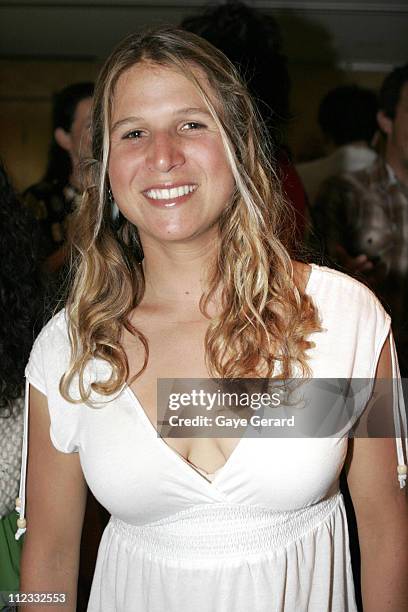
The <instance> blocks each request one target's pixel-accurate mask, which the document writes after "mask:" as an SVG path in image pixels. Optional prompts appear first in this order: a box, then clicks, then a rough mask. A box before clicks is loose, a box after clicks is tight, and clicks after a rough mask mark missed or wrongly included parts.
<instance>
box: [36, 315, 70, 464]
mask: <svg viewBox="0 0 408 612" xmlns="http://www.w3.org/2000/svg"><path fill="white" fill-rule="evenodd" d="M70 354H71V349H70V343H69V337H68V326H67V322H66V316H65V311H61V312H59V313H58V314H57V315H56V316H55V317H53V318H52V319H51V321H50V322H49V323H48V324H47V325H46V326H45V327H44V329H43V330H42V331H41V333H40V335H39V336H38V338H37V340H36V341H35V343H34V346H33V348H32V351H31V354H30V358H29V361H28V364H27V367H26V371H25V374H26V379H27V381H28V383H29V384H30V385H32V386H33V387H35V388H36V389H38V390H39V391H40V392H41V393H43V394H44V395H45V396H46V397H47V402H48V410H49V414H50V421H51V424H50V438H51V441H52V443H53V445H54V446H55V448H56V449H57V450H59V451H61V452H63V453H72V452H78V450H79V414H80V406H79V405H78V404H74V403H71V402H68V401H67V400H65V399H64V398H63V397H62V395H61V393H60V391H59V384H60V380H61V377H62V376H63V374H64V373H65V372H66V370H67V368H68V366H69V361H70Z"/></svg>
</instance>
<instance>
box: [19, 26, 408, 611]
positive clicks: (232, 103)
mask: <svg viewBox="0 0 408 612" xmlns="http://www.w3.org/2000/svg"><path fill="white" fill-rule="evenodd" d="M92 141H93V156H94V162H93V163H92V164H91V165H90V168H89V177H88V181H89V182H88V185H87V188H86V192H85V196H84V198H83V201H82V204H81V207H80V209H79V211H78V214H77V219H76V226H75V228H74V241H75V244H76V249H77V252H78V257H77V260H76V264H75V277H74V280H73V285H72V289H71V294H70V298H69V301H68V304H67V308H66V310H65V311H64V312H61V313H59V314H58V315H57V316H56V317H55V318H54V319H53V320H52V322H51V323H50V324H49V325H48V326H47V327H46V328H45V329H44V330H43V332H42V334H41V336H40V338H39V339H38V341H37V342H36V344H35V346H34V349H33V351H32V355H31V358H30V362H29V364H28V367H27V379H28V383H29V385H30V455H29V463H28V492H27V505H28V516H27V524H28V531H27V534H26V542H25V548H24V555H23V564H22V565H23V581H22V589H23V590H24V591H40V590H41V591H48V592H54V593H64V592H65V593H67V603H66V605H65V609H67V610H71V611H72V610H74V609H75V591H76V573H77V566H78V557H79V539H80V533H81V524H82V519H83V512H84V497H85V493H84V491H85V480H86V481H87V483H88V484H89V486H90V488H91V490H92V491H93V492H94V494H95V496H96V498H97V499H98V500H99V501H100V502H101V503H102V504H103V505H104V506H105V507H106V508H107V509H108V510H109V512H110V513H111V514H112V519H111V521H110V523H109V525H108V527H107V529H106V530H105V532H104V536H103V539H102V542H101V545H100V549H99V554H98V561H97V567H96V570H95V576H94V581H93V587H92V592H91V597H90V602H89V607H88V609H89V610H91V611H96V610H98V611H100V610H101V611H102V610H103V611H108V610H109V611H111V610H118V611H125V612H128V611H131V610H135V611H136V610H137V611H138V612H139V611H146V612H147V611H149V612H153V611H162V610H169V611H172V612H173V611H174V612H176V611H177V612H178V611H179V610H182V609H188V610H189V611H194V612H198V611H200V612H203V611H205V612H210V611H214V612H244V611H245V612H246V611H247V610H248V609H253V610H256V611H257V612H266V611H270V610H278V609H279V610H288V611H291V610H295V609H296V610H319V612H320V611H323V610H335V611H340V610H341V611H343V610H355V609H356V608H355V602H354V593H353V585H352V576H351V569H350V563H349V554H348V547H347V530H346V523H345V512H344V505H343V501H342V498H341V496H340V495H339V493H338V476H339V473H340V471H341V468H342V465H343V463H344V461H345V459H346V453H347V437H346V436H343V437H341V438H339V437H337V438H320V439H317V438H316V439H313V438H291V439H287V438H283V439H274V440H273V441H272V440H270V439H259V438H250V437H247V436H245V437H242V439H239V438H238V439H237V438H236V437H235V438H227V437H225V438H222V437H218V438H192V437H189V438H179V437H177V438H167V439H160V438H159V439H158V438H157V432H156V426H155V423H156V421H157V408H156V384H157V380H158V379H159V378H186V377H189V378H195V379H197V378H200V379H205V378H208V377H209V376H211V377H219V378H226V379H230V378H237V377H241V378H248V377H263V378H270V377H281V378H282V377H284V378H288V377H290V376H295V375H296V376H300V375H302V374H303V375H306V376H309V377H310V376H311V375H313V376H316V377H346V378H351V377H352V376H356V377H361V378H373V379H374V378H375V376H376V373H377V375H378V376H381V377H390V376H391V370H392V364H393V367H394V370H395V372H396V368H397V365H396V363H395V358H394V350H393V344H392V341H391V340H390V322H389V319H388V317H387V315H386V314H385V313H384V311H383V310H382V308H381V306H380V305H379V304H378V302H377V301H376V300H375V298H374V297H373V296H372V294H371V293H370V292H369V291H368V290H367V289H366V288H365V287H363V286H361V285H360V284H358V283H357V282H355V281H353V280H350V279H349V278H347V277H346V276H344V275H341V274H339V273H337V272H332V271H328V270H325V269H319V268H317V267H313V268H310V267H308V266H306V265H302V264H298V263H292V262H291V261H290V259H289V256H288V255H287V252H286V251H285V248H284V247H283V245H282V243H281V242H280V241H279V237H278V236H279V234H278V232H279V222H280V219H281V218H282V216H283V210H282V201H281V196H280V191H279V187H278V184H277V182H276V180H275V179H274V177H273V175H272V174H271V171H270V169H269V166H268V163H267V161H266V160H267V156H266V155H265V154H264V152H263V149H262V147H261V141H262V136H261V135H260V133H259V128H258V125H257V120H256V116H255V111H254V109H253V105H252V102H251V100H250V98H249V96H248V94H247V92H246V90H245V88H244V87H243V85H242V83H241V82H240V80H239V78H238V76H237V74H236V72H235V70H234V68H233V66H232V65H231V64H230V63H229V61H228V60H227V59H226V58H225V57H224V56H223V55H222V54H221V53H220V52H218V51H217V50H216V49H214V48H213V47H212V46H211V45H209V44H208V43H206V42H204V41H203V40H201V39H200V38H198V37H196V36H195V35H193V34H189V33H186V32H180V31H177V30H172V29H159V30H156V31H153V32H148V33H146V34H140V35H134V36H130V37H129V38H127V39H126V40H125V41H124V42H123V43H122V44H121V45H120V46H119V47H118V48H117V49H116V50H115V51H114V53H113V54H112V56H111V57H110V58H109V59H108V60H107V63H106V64H105V67H104V68H103V70H102V72H101V75H100V78H99V82H98V85H97V87H96V93H95V101H94V113H93V137H92ZM115 206H117V207H118V208H119V211H120V215H119V217H117V215H116V214H114V210H115ZM340 302H341V303H344V304H347V310H346V311H345V312H344V311H343V310H342V311H341V312H340V311H339V306H341V304H340ZM391 349H392V350H391ZM367 443H368V444H367ZM347 461H348V463H349V469H348V474H349V486H350V489H351V491H352V494H353V500H354V503H355V507H356V513H357V518H358V523H359V528H360V537H361V548H362V557H363V564H364V566H363V588H364V603H365V606H366V610H367V611H370V610H371V611H373V610H378V609H382V610H388V611H391V610H394V611H396V610H401V609H403V605H405V603H406V601H407V591H406V587H405V586H404V585H405V571H406V554H407V553H406V550H407V547H406V545H405V544H402V543H403V542H406V539H407V525H406V515H405V512H406V506H405V505H404V504H405V500H404V498H403V496H402V495H401V494H400V492H399V490H398V487H397V484H396V477H395V469H396V456H395V442H393V440H392V439H386V440H363V439H361V440H360V439H356V440H355V442H354V445H353V448H352V453H350V455H349V457H348V458H347ZM398 461H399V463H400V464H401V467H400V468H399V471H400V472H401V474H400V481H401V483H402V484H403V481H404V477H405V476H404V473H403V472H404V471H405V472H406V467H404V466H403V465H402V464H403V463H404V456H403V453H402V449H401V445H400V442H398ZM23 482H24V479H23ZM22 502H23V503H24V495H23V491H22ZM44 517H46V519H45V518H44ZM19 524H20V528H21V530H22V531H23V530H24V529H25V519H24V505H22V508H21V513H20V523H19ZM373 533H375V537H373ZM380 553H381V555H380ZM378 559H381V565H380V564H379V561H378ZM383 576H390V577H391V578H390V579H387V581H386V582H385V581H384V580H383ZM403 576H404V579H403ZM378 606H379V607H378ZM27 609H30V607H28V608H27ZM38 609H41V607H39V608H38V607H37V608H36V610H38ZM44 609H45V608H44Z"/></svg>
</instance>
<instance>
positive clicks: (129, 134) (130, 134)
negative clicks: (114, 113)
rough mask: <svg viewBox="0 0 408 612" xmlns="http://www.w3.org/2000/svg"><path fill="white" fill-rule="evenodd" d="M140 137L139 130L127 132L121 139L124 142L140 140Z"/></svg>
mask: <svg viewBox="0 0 408 612" xmlns="http://www.w3.org/2000/svg"><path fill="white" fill-rule="evenodd" d="M141 135H142V132H141V131H140V130H132V131H131V132H127V134H125V135H124V137H123V138H124V139H125V140H126V139H127V140H134V139H137V138H140V136H141Z"/></svg>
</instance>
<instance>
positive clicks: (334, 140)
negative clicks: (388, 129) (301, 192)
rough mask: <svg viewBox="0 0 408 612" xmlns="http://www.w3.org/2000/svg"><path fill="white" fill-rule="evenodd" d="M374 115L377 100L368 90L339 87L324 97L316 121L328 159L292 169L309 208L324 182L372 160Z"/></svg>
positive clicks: (375, 122)
mask: <svg viewBox="0 0 408 612" xmlns="http://www.w3.org/2000/svg"><path fill="white" fill-rule="evenodd" d="M376 115H377V96H376V94H375V93H374V92H373V91H371V90H370V89H365V88H363V87H359V86H358V85H342V86H340V87H336V88H335V89H331V90H330V91H329V92H328V93H327V94H326V95H325V96H324V98H323V100H322V101H321V103H320V106H319V114H318V121H319V125H320V128H321V130H322V132H323V135H324V137H325V141H326V148H327V151H328V155H327V156H326V157H321V158H319V159H315V160H313V161H309V162H305V163H302V164H298V165H297V166H296V168H297V170H298V172H299V174H300V177H301V179H302V181H303V184H304V186H305V189H306V192H307V195H308V197H309V201H310V204H311V205H312V206H313V204H314V202H315V199H316V196H317V194H318V191H319V188H320V186H321V184H322V183H323V182H324V181H325V179H327V178H329V177H330V176H337V175H339V174H342V173H344V172H353V171H355V170H362V169H363V168H366V167H367V166H369V165H370V164H372V163H373V161H374V160H375V159H376V157H377V154H376V152H375V151H374V149H373V148H372V142H373V138H374V135H375V133H376V131H377V129H378V126H377V120H376Z"/></svg>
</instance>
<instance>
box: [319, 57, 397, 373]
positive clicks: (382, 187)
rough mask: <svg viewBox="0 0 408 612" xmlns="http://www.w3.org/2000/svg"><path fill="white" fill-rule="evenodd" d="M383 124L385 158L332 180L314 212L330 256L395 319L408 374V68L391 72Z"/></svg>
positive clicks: (382, 98) (383, 95)
mask: <svg viewBox="0 0 408 612" xmlns="http://www.w3.org/2000/svg"><path fill="white" fill-rule="evenodd" d="M377 121H378V125H379V127H380V130H381V132H382V134H383V138H384V140H385V144H384V154H383V155H380V156H379V157H378V159H376V160H375V161H374V163H373V164H371V165H370V166H369V167H368V168H366V169H364V170H360V171H358V172H351V173H349V174H344V175H341V176H339V177H332V178H331V179H328V180H327V181H326V182H325V183H324V184H323V186H322V188H321V190H320V193H319V195H318V197H317V200H316V206H315V209H314V225H315V233H316V234H317V236H318V237H320V240H321V243H322V247H323V248H324V250H325V253H326V254H327V256H328V257H329V258H330V259H331V260H332V261H333V262H334V263H337V265H339V266H341V267H342V268H343V269H345V270H346V271H347V272H349V273H351V274H357V275H359V276H360V278H363V279H365V281H366V282H367V284H369V286H370V287H371V288H372V289H373V291H374V292H375V293H376V294H377V295H378V297H379V298H380V299H381V300H382V302H383V304H384V306H385V307H386V309H387V310H389V312H390V313H391V315H392V320H393V329H394V335H395V339H396V343H397V349H398V351H399V361H400V368H401V373H402V375H403V376H407V375H408V326H407V323H406V320H407V309H408V64H405V65H404V66H400V67H398V68H395V69H394V70H393V71H392V72H391V73H390V74H388V75H387V76H386V78H385V80H384V82H383V84H382V86H381V89H380V93H379V112H378V114H377Z"/></svg>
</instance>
